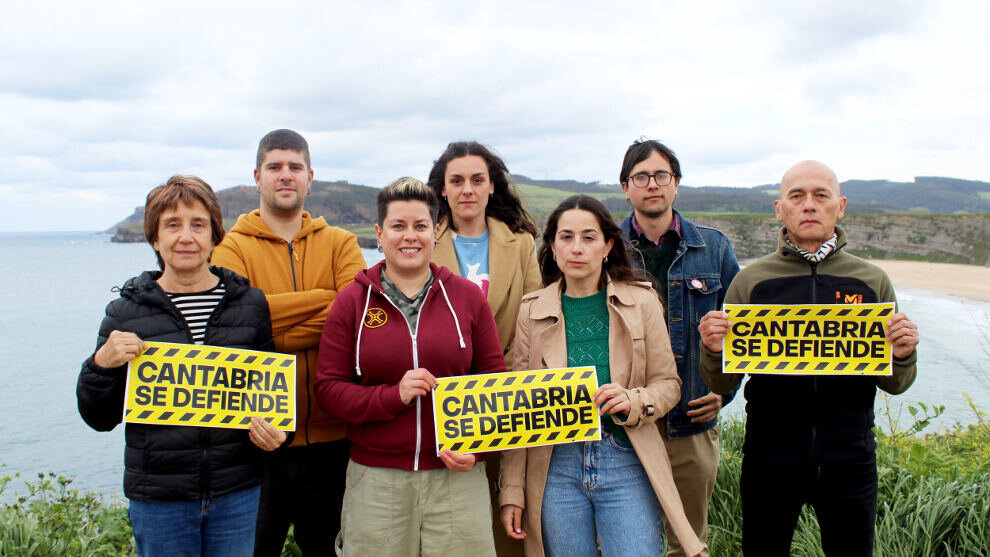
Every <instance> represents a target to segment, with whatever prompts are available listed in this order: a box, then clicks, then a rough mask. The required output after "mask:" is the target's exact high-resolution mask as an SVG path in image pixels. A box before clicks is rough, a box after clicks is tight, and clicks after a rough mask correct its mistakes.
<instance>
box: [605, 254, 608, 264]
mask: <svg viewBox="0 0 990 557" xmlns="http://www.w3.org/2000/svg"><path fill="white" fill-rule="evenodd" d="M604 263H605V264H608V256H607V255H606V256H605V261H604Z"/></svg>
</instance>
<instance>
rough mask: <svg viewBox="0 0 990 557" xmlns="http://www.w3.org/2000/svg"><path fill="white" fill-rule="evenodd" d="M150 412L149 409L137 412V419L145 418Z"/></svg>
mask: <svg viewBox="0 0 990 557" xmlns="http://www.w3.org/2000/svg"><path fill="white" fill-rule="evenodd" d="M151 414H152V411H151V410H145V411H144V412H141V413H140V414H138V419H139V420H145V419H147V418H148V416H150V415H151Z"/></svg>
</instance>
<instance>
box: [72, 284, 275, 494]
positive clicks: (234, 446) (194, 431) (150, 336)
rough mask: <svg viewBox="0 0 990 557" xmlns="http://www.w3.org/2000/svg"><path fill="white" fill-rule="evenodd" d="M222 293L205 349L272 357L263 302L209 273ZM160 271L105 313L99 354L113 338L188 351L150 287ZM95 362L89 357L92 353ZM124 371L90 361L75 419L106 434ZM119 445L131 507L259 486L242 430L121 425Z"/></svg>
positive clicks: (177, 319)
mask: <svg viewBox="0 0 990 557" xmlns="http://www.w3.org/2000/svg"><path fill="white" fill-rule="evenodd" d="M210 270H211V271H212V272H213V274H215V275H217V276H219V277H220V279H221V280H222V281H223V284H224V285H225V287H226V293H225V294H224V296H223V299H222V300H221V301H220V303H219V304H218V305H217V307H216V309H215V310H214V311H213V314H212V315H210V319H209V322H208V323H207V326H206V339H205V344H208V345H213V346H226V347H229V348H247V349H252V350H266V351H270V350H273V349H274V345H273V344H272V325H271V316H270V314H269V311H268V303H267V301H266V300H265V296H264V294H263V293H262V292H261V291H260V290H258V289H256V288H251V287H250V285H249V284H248V281H247V279H245V278H243V277H241V276H240V275H238V274H236V273H233V272H231V271H228V270H227V269H223V268H219V267H210ZM160 276H161V272H160V271H148V272H145V273H142V274H141V275H140V276H138V277H135V278H132V279H130V280H128V281H127V282H126V283H125V284H124V286H123V287H122V288H121V290H120V298H119V299H117V300H114V301H112V302H110V304H109V305H108V306H107V314H106V317H104V318H103V323H102V325H100V334H99V337H98V339H97V342H96V348H97V350H99V348H100V347H101V346H103V343H105V342H106V341H107V338H108V337H109V336H110V333H111V332H112V331H114V330H120V331H128V332H132V333H134V334H136V335H137V336H139V337H140V338H141V339H142V340H146V341H148V340H151V341H159V342H179V343H188V344H192V342H193V340H192V334H191V333H190V331H189V327H188V326H187V325H186V321H185V319H184V318H183V317H182V314H180V313H179V310H178V309H176V307H175V306H174V305H173V304H172V302H171V300H169V298H168V296H167V295H166V294H165V292H164V291H163V290H162V289H161V287H159V286H158V283H157V282H155V281H156V280H157V279H158V278H159V277H160ZM94 354H95V351H94ZM126 382H127V366H126V365H124V366H120V367H117V368H104V367H100V366H98V365H96V364H95V363H94V362H93V356H90V357H89V358H87V359H86V361H85V362H83V365H82V371H80V373H79V382H78V384H77V385H76V397H77V398H78V402H79V413H80V414H81V415H82V417H83V420H85V421H86V423H87V424H89V426H90V427H92V428H93V429H96V430H98V431H110V430H111V429H113V428H114V427H116V426H117V424H119V423H120V422H121V418H122V415H123V408H124V386H125V384H126ZM124 437H125V440H126V448H125V449H124V495H126V496H127V497H128V498H130V499H135V500H138V501H176V500H196V499H202V498H207V497H217V496H219V495H223V494H225V493H231V492H233V491H237V490H239V489H243V488H246V487H251V486H253V485H257V484H259V483H260V481H261V454H262V452H261V450H260V449H258V448H256V447H255V446H254V445H253V444H251V442H250V441H249V440H248V434H247V431H246V430H235V429H219V428H212V427H187V426H157V425H144V424H127V425H126V429H125V433H124Z"/></svg>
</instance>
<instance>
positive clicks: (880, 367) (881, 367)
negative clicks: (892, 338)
mask: <svg viewBox="0 0 990 557" xmlns="http://www.w3.org/2000/svg"><path fill="white" fill-rule="evenodd" d="M886 369H887V362H880V363H879V364H877V367H875V368H873V371H884V370H886Z"/></svg>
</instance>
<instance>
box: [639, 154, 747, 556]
mask: <svg viewBox="0 0 990 557" xmlns="http://www.w3.org/2000/svg"><path fill="white" fill-rule="evenodd" d="M680 181H681V165H680V162H679V161H678V160H677V157H676V156H675V155H674V152H673V151H672V150H670V148H668V147H667V146H666V145H664V144H663V143H660V142H659V141H656V140H647V139H642V140H639V141H636V142H635V143H633V144H632V145H630V146H629V149H628V150H627V151H626V156H625V159H624V160H623V161H622V170H621V172H620V173H619V183H620V184H622V191H624V192H625V193H626V199H628V200H629V203H630V204H631V205H632V207H633V211H632V213H631V214H630V215H629V216H628V217H626V219H625V220H623V221H622V224H621V225H620V226H621V227H622V233H623V237H624V238H625V239H626V240H627V242H628V243H629V245H630V246H631V248H633V249H630V255H631V256H632V261H633V265H634V266H636V267H637V268H640V269H643V270H645V271H647V272H648V273H649V274H650V276H651V278H652V280H653V287H654V288H655V289H656V291H657V292H658V293H659V294H660V296H661V300H662V301H663V307H664V310H665V313H666V315H665V316H664V317H666V321H667V326H668V328H669V329H670V344H671V348H673V350H674V357H675V359H676V360H677V373H678V375H680V378H681V400H680V402H679V403H678V404H677V406H676V407H674V408H673V409H672V410H671V411H670V412H669V413H668V414H667V416H666V417H665V418H663V419H661V420H659V421H658V422H657V424H658V427H659V428H660V433H661V434H662V435H663V437H664V443H665V445H666V447H667V455H668V456H669V457H670V464H671V468H672V469H673V473H674V483H675V484H676V485H677V491H678V492H679V493H680V496H681V502H682V503H683V505H684V512H685V513H686V514H687V517H688V520H689V521H690V522H691V527H692V528H694V531H695V533H696V534H697V535H698V538H699V539H700V540H701V541H702V542H704V541H706V539H707V538H708V501H709V500H710V499H711V497H712V491H713V490H714V489H715V473H716V472H717V470H718V460H719V443H718V412H719V410H720V409H721V408H722V407H723V406H724V405H726V404H728V403H729V402H730V401H731V400H732V397H733V396H735V392H736V390H735V389H733V390H731V391H730V392H729V393H727V394H724V395H717V394H714V393H712V392H710V391H709V390H708V387H707V386H706V385H705V382H704V381H703V380H702V378H701V372H700V370H699V368H698V358H699V350H700V346H701V341H700V337H699V334H698V322H699V320H700V319H701V317H702V316H703V315H705V314H706V313H707V312H709V311H712V310H716V309H719V308H721V307H722V301H723V299H724V297H725V290H726V289H727V288H728V287H729V283H730V282H732V279H733V277H735V276H736V273H738V272H739V263H738V262H737V261H736V255H735V252H734V251H733V250H732V244H730V243H729V240H728V239H727V238H726V237H725V236H724V235H723V234H722V233H721V232H719V231H718V230H715V229H713V228H706V227H703V226H697V225H695V224H694V223H692V222H691V221H689V220H688V219H686V218H684V217H683V216H682V215H681V214H680V213H678V212H677V211H675V210H674V208H673V204H674V199H675V198H676V197H677V188H678V186H679V185H680ZM737 388H738V387H737ZM664 531H665V532H666V535H667V540H668V543H667V547H668V552H667V555H668V556H674V555H684V552H683V550H682V548H681V546H680V544H679V543H678V542H677V538H675V537H674V535H673V531H672V530H671V529H670V525H669V524H667V522H666V521H665V522H664ZM703 555H706V556H707V555H708V552H707V551H705V552H704V553H703Z"/></svg>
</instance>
